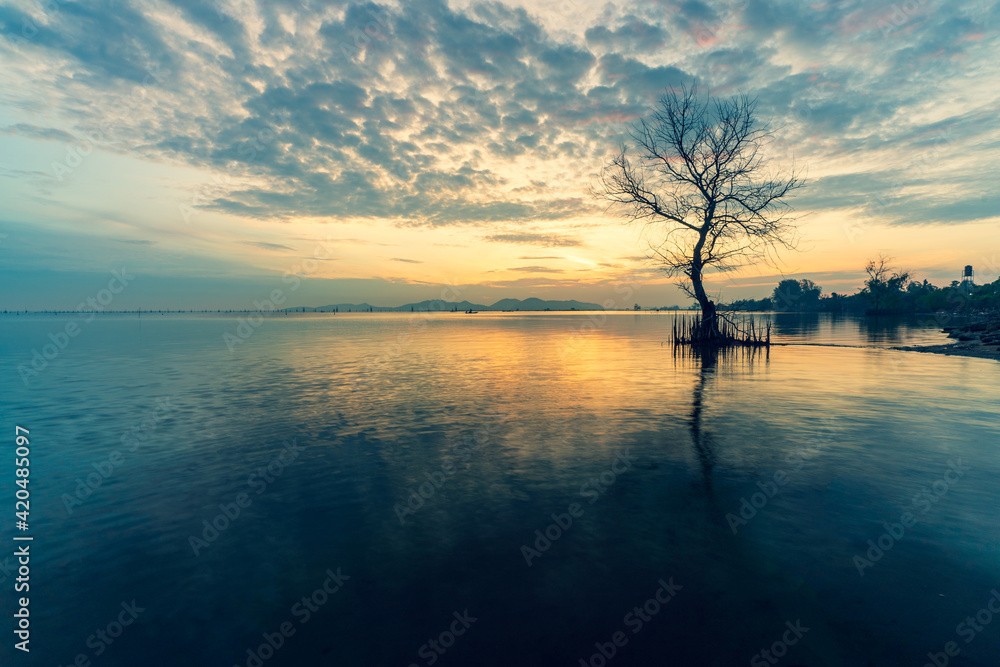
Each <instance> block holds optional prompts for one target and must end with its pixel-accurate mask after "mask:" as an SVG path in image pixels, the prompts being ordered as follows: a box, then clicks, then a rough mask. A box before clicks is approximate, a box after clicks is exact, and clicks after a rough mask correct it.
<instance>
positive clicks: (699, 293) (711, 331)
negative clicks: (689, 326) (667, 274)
mask: <svg viewBox="0 0 1000 667" xmlns="http://www.w3.org/2000/svg"><path fill="white" fill-rule="evenodd" d="M691 285H692V287H693V288H694V296H695V298H696V299H697V300H698V305H699V306H701V328H700V329H699V332H698V338H699V339H700V342H702V343H715V342H719V341H720V340H721V339H722V334H721V333H720V331H719V318H718V316H717V315H716V314H715V304H714V303H712V300H711V299H709V298H708V294H706V293H705V286H704V285H702V282H701V270H699V269H694V270H692V271H691Z"/></svg>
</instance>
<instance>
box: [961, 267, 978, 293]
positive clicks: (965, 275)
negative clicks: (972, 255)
mask: <svg viewBox="0 0 1000 667" xmlns="http://www.w3.org/2000/svg"><path fill="white" fill-rule="evenodd" d="M975 277H976V272H975V271H973V270H972V265H971V264H966V265H965V270H964V271H962V289H963V290H964V291H965V293H966V294H972V287H973V286H974V285H975V284H976V283H975Z"/></svg>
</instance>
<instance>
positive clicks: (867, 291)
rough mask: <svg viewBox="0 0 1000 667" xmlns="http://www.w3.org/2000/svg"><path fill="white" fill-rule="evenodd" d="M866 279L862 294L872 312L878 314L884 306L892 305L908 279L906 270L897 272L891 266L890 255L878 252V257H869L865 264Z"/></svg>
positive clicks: (904, 287) (889, 306) (908, 275)
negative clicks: (870, 303) (869, 303)
mask: <svg viewBox="0 0 1000 667" xmlns="http://www.w3.org/2000/svg"><path fill="white" fill-rule="evenodd" d="M865 272H866V273H867V274H868V280H866V281H865V286H864V287H863V288H862V290H861V294H862V296H864V297H865V298H866V299H868V300H869V301H871V302H872V306H874V308H872V312H873V314H874V315H878V314H879V313H881V312H882V311H883V310H885V309H886V308H891V306H892V305H894V302H895V300H896V298H897V297H898V296H899V295H900V293H901V292H902V291H903V290H904V289H906V283H907V282H908V281H909V280H910V274H909V272H908V271H903V272H899V271H897V270H895V269H894V267H893V266H892V257H888V256H886V255H885V254H884V253H879V255H878V257H876V258H874V259H869V260H868V264H866V265H865Z"/></svg>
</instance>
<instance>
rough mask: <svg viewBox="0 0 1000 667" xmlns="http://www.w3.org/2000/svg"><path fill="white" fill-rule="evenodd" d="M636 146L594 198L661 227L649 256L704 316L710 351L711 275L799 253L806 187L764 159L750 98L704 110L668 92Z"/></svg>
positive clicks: (612, 167) (641, 126) (765, 133)
mask: <svg viewBox="0 0 1000 667" xmlns="http://www.w3.org/2000/svg"><path fill="white" fill-rule="evenodd" d="M629 136H630V137H631V139H632V141H633V142H634V145H633V146H631V147H630V146H627V145H626V146H623V147H622V149H621V151H620V152H619V153H618V154H617V155H616V156H615V157H614V158H613V159H612V160H611V161H610V162H609V163H608V164H607V165H605V167H604V169H603V170H602V173H601V177H600V186H599V187H598V188H596V190H595V194H596V195H597V196H599V197H601V198H603V199H605V200H607V201H609V202H610V203H611V207H618V208H620V209H623V210H624V214H625V216H626V217H627V219H628V221H629V222H640V223H642V224H643V225H649V226H652V227H653V228H654V230H655V232H656V236H655V238H654V240H653V241H651V244H650V247H651V251H652V255H653V257H655V258H656V259H658V260H659V261H660V263H661V264H662V265H663V268H664V269H665V270H666V271H667V273H668V274H670V275H684V276H686V277H687V278H688V280H687V281H686V282H684V283H681V288H682V289H684V291H685V292H687V294H688V295H690V296H692V297H694V298H695V299H696V300H697V301H698V305H699V306H700V308H701V313H702V318H701V328H700V335H699V338H700V339H701V341H702V342H709V343H711V342H713V341H718V340H720V339H721V334H720V332H719V323H718V317H717V314H716V308H715V303H714V302H713V301H712V299H710V298H709V296H708V294H707V293H706V292H705V286H704V275H705V273H706V272H707V271H708V270H710V269H715V270H722V271H726V270H733V269H736V268H739V267H742V266H746V265H748V264H753V263H756V262H759V261H771V260H772V259H773V256H772V254H771V253H772V251H774V250H776V249H777V248H779V247H785V248H791V247H793V246H794V243H793V238H792V234H793V229H792V227H791V225H790V224H788V223H789V222H790V221H789V220H788V219H787V217H786V215H785V213H784V211H783V209H784V208H786V207H787V204H786V202H785V198H786V197H787V196H788V195H789V194H790V193H791V192H792V191H793V190H795V189H797V188H799V187H801V186H802V184H803V182H802V180H801V179H800V178H799V176H798V175H796V174H795V173H792V174H790V175H781V174H771V173H769V172H768V171H767V161H766V159H765V157H764V151H763V149H764V148H765V147H766V146H767V144H768V143H769V142H770V140H771V132H770V129H769V127H768V126H767V125H766V124H761V123H759V122H758V121H757V100H756V98H751V97H748V96H747V95H738V96H735V97H729V98H722V99H714V100H713V99H711V98H710V96H708V95H706V96H705V100H704V101H703V100H702V99H701V98H700V95H699V91H698V89H697V87H695V86H692V87H686V86H685V87H682V88H681V89H680V90H679V91H673V90H668V91H667V92H666V93H665V94H664V95H663V96H662V97H661V98H660V100H659V104H658V106H657V107H656V109H654V110H653V113H652V115H650V116H649V117H648V118H646V119H643V120H640V121H639V122H638V123H636V124H635V125H633V126H632V127H631V128H630V129H629Z"/></svg>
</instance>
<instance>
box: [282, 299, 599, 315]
mask: <svg viewBox="0 0 1000 667" xmlns="http://www.w3.org/2000/svg"><path fill="white" fill-rule="evenodd" d="M285 310H287V311H290V312H307V313H330V312H334V311H337V312H341V313H358V312H369V311H374V312H377V313H386V312H411V311H412V312H416V313H420V312H427V311H452V310H458V311H466V310H484V311H520V310H525V311H537V310H604V307H603V306H599V305H597V304H596V303H587V302H586V301H574V300H570V301H547V300H544V299H536V298H534V297H532V298H530V299H500V300H499V301H497V302H496V303H494V304H493V305H492V306H484V305H483V304H481V303H471V302H469V301H442V300H441V299H430V300H428V301H420V302H418V303H407V304H404V305H402V306H395V307H385V306H373V305H371V304H370V303H337V304H331V305H329V306H318V307H310V306H305V307H299V308H286V309H285Z"/></svg>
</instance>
